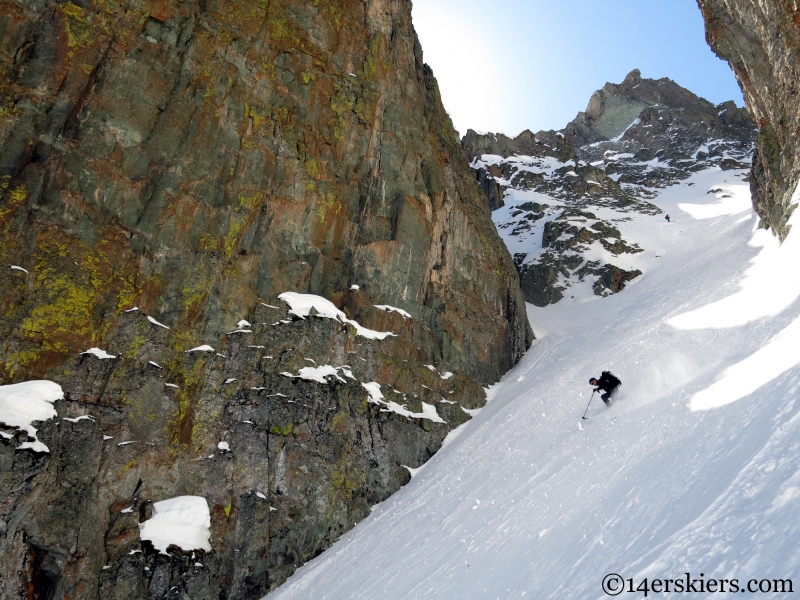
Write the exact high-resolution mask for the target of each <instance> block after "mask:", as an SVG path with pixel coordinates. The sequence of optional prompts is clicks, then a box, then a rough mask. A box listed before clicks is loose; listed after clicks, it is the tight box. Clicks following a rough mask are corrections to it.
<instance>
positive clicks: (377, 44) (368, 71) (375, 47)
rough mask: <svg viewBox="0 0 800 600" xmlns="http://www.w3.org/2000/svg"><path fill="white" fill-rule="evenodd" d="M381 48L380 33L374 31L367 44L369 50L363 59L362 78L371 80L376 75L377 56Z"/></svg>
mask: <svg viewBox="0 0 800 600" xmlns="http://www.w3.org/2000/svg"><path fill="white" fill-rule="evenodd" d="M380 50H381V34H380V33H376V34H375V35H374V36H373V37H372V41H371V42H370V44H369V52H367V57H366V59H364V70H363V73H364V79H365V80H366V81H372V80H373V79H375V77H376V76H377V75H378V57H379V55H380Z"/></svg>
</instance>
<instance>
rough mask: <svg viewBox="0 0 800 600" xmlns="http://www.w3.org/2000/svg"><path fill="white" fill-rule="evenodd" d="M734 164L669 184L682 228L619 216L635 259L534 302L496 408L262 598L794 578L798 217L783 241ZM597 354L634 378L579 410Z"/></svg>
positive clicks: (482, 595) (601, 363)
mask: <svg viewBox="0 0 800 600" xmlns="http://www.w3.org/2000/svg"><path fill="white" fill-rule="evenodd" d="M743 175H744V172H743V171H727V172H723V171H720V170H718V169H714V170H711V171H706V172H703V173H699V174H696V175H695V176H693V177H692V179H690V180H688V181H686V182H683V183H682V184H680V185H677V186H674V187H672V188H669V189H666V190H664V191H663V193H662V194H661V196H660V197H659V198H657V199H656V200H654V203H655V204H657V205H659V206H660V207H661V208H663V209H664V210H666V211H667V212H669V214H670V215H671V216H672V218H673V222H672V223H667V222H666V221H665V220H664V218H663V215H659V216H642V215H634V219H633V220H631V221H628V222H620V223H619V224H618V226H619V228H620V229H621V231H622V232H623V234H624V235H625V238H626V239H628V240H631V241H633V242H639V243H640V244H641V245H642V246H643V247H644V248H645V249H646V251H645V252H643V253H642V254H638V255H635V256H634V257H632V258H631V260H632V261H635V262H636V264H635V265H631V266H635V267H636V268H640V269H641V270H642V271H643V272H644V274H643V275H642V276H641V277H639V278H638V279H636V280H634V281H633V282H632V283H631V284H629V286H628V287H627V288H626V289H625V290H624V291H623V292H621V293H619V294H616V295H613V296H611V297H608V298H604V299H599V298H597V297H595V296H592V295H591V294H590V293H579V292H580V290H576V288H575V287H573V288H572V291H571V292H570V293H571V294H572V293H574V294H575V297H574V298H569V297H567V298H566V299H565V300H563V301H561V302H559V303H558V304H555V305H551V306H549V307H546V308H535V307H532V306H528V315H529V316H530V319H531V322H532V325H533V329H534V331H535V333H536V335H537V338H538V340H537V341H536V342H535V343H534V345H533V347H532V348H531V349H530V351H529V352H528V353H527V355H526V356H525V357H524V358H523V360H522V361H521V362H520V363H519V365H517V367H516V368H514V369H513V370H512V371H511V372H510V373H508V374H507V375H506V377H505V378H504V379H503V380H502V381H501V382H500V383H499V384H497V385H496V386H494V387H493V388H492V389H491V390H490V398H491V401H490V402H489V404H487V406H486V407H485V408H484V409H482V410H481V411H480V412H479V414H477V415H476V416H475V418H474V419H473V420H472V421H470V422H469V423H467V424H465V425H464V426H463V427H462V428H460V429H459V430H457V431H456V432H454V433H451V437H450V438H449V439H448V440H447V441H446V444H445V446H444V447H443V448H442V450H441V451H440V452H439V453H438V454H437V455H436V456H434V457H433V458H432V459H431V460H430V461H429V462H428V463H427V464H426V465H425V466H424V467H423V468H422V469H420V470H419V471H418V472H417V473H416V474H415V477H414V479H413V480H412V481H411V482H410V483H409V484H408V485H407V486H405V487H404V488H403V489H402V490H400V491H399V492H398V493H397V494H395V495H394V496H392V497H391V498H390V499H389V500H387V501H386V502H384V503H383V504H381V505H380V506H378V507H376V508H375V510H374V512H373V513H372V515H371V516H370V517H369V518H367V519H366V520H365V521H363V522H362V523H360V524H359V525H358V526H356V527H355V528H354V529H353V530H352V531H351V532H349V533H348V534H347V535H345V536H343V537H342V538H341V539H340V540H339V541H338V542H337V543H336V544H335V545H334V546H333V547H332V548H331V549H330V550H328V551H326V552H324V553H323V554H322V555H320V556H319V557H317V558H316V559H314V560H313V561H311V562H309V563H308V564H307V565H305V566H304V567H302V568H301V569H299V570H298V571H297V573H296V574H295V575H294V576H293V577H292V578H291V579H290V580H289V581H288V582H287V583H286V584H285V585H283V586H282V587H281V588H279V589H278V590H276V591H275V592H273V593H272V594H271V595H269V596H268V598H269V600H290V599H297V600H325V599H362V598H363V599H378V598H380V599H385V600H393V599H396V600H401V599H402V600H408V599H412V598H429V599H437V600H442V599H454V600H455V599H458V600H463V599H491V600H494V599H509V598H531V599H536V600H543V599H558V600H564V599H572V598H576V599H593V598H597V599H599V598H605V597H607V596H606V595H605V594H604V592H603V590H602V588H601V582H602V581H603V579H604V577H605V576H606V575H607V574H610V573H616V574H619V575H620V576H621V577H622V578H623V579H625V580H627V579H628V578H631V579H632V580H633V583H634V586H635V587H638V586H639V583H640V581H641V580H642V579H643V578H648V580H652V579H656V578H657V579H661V580H667V579H672V580H681V581H682V582H684V585H685V580H686V573H690V574H691V579H692V580H696V583H695V584H694V586H695V587H694V589H695V590H699V589H701V588H700V587H699V586H700V583H699V580H700V579H701V578H702V579H703V580H704V581H708V580H709V579H717V580H722V579H727V580H729V583H727V584H724V586H723V589H725V591H726V593H713V594H710V593H703V592H700V591H697V592H691V591H690V592H689V593H681V594H672V596H674V597H681V598H700V597H702V598H708V597H717V596H719V597H726V596H732V597H747V598H749V597H754V596H758V597H762V596H763V597H792V595H786V594H772V595H770V594H755V595H754V594H750V593H747V594H742V593H736V594H728V593H727V591H728V590H730V589H731V587H732V585H733V584H732V583H731V582H730V580H737V582H736V583H737V585H738V587H740V588H746V587H747V585H748V582H749V581H750V580H751V579H755V580H757V584H756V588H757V585H758V582H761V580H767V579H768V580H769V581H768V582H767V583H768V584H769V585H770V586H772V585H773V581H772V580H774V579H792V580H793V589H794V593H795V594H800V414H799V413H800V401H798V399H799V398H800V299H798V296H800V285H797V282H798V281H800V278H799V277H798V276H800V225H798V224H799V223H800V219H797V218H793V219H792V221H793V222H794V224H795V228H796V229H795V231H794V232H793V234H792V235H790V236H789V239H788V241H787V242H786V243H785V244H784V245H783V246H780V247H779V245H778V243H777V241H776V240H775V239H774V238H773V237H772V236H771V234H770V233H768V232H765V231H763V230H761V231H757V232H756V231H755V227H756V223H757V220H756V217H755V216H754V215H753V213H752V212H751V210H750V208H749V207H748V205H747V203H743V202H742V199H743V198H747V197H749V189H748V186H747V184H746V183H745V182H744V181H743ZM690 184H694V185H690ZM717 187H720V188H724V189H725V190H726V193H725V194H722V193H717V194H714V193H708V192H709V190H710V189H712V188H717ZM725 195H728V196H730V197H729V198H723V197H721V196H725ZM704 207H706V208H704ZM759 257H760V258H759ZM765 257H767V258H768V260H769V262H764V260H763V259H764V258H765ZM776 262H779V263H780V264H781V265H782V267H781V270H780V271H778V272H776V271H775V269H773V268H772V265H774V264H775V263H776ZM765 271H768V272H769V276H764V272H765ZM589 289H590V285H589V284H588V283H587V284H586V290H589ZM737 294H739V295H738V296H737ZM726 298H731V299H728V300H726ZM754 299H755V300H754ZM703 307H710V308H705V309H704V308H703ZM603 370H611V371H613V372H614V373H615V374H616V375H617V376H619V377H620V379H622V381H623V386H622V391H621V393H620V394H619V396H618V398H617V401H616V403H615V404H614V405H613V406H612V407H611V408H610V409H607V408H606V407H605V406H604V405H603V403H602V401H600V400H599V399H598V397H597V396H595V397H594V400H593V401H592V404H591V406H590V408H589V411H588V416H589V420H582V419H581V415H582V414H583V412H584V410H585V409H586V405H587V402H588V401H589V399H590V396H591V386H590V385H589V383H588V381H589V378H590V377H591V376H599V375H600V373H601V371H603ZM701 574H702V575H701ZM612 583H613V582H612ZM761 585H762V589H767V587H766V584H764V583H763V582H761ZM625 586H626V587H625V590H626V591H625V592H624V593H622V594H621V597H623V598H624V597H643V596H644V594H643V592H636V593H635V595H634V594H632V593H630V592H628V591H627V586H628V584H627V582H626V583H625ZM662 586H663V583H662ZM713 587H714V589H717V590H718V589H719V583H717V584H716V585H714V586H713ZM675 589H676V584H675V583H673V584H672V587H671V590H673V591H674V590H675ZM702 589H705V588H702ZM787 589H788V588H787ZM661 590H662V591H663V587H661ZM742 591H744V590H742ZM660 596H661V594H658V593H653V592H652V591H651V592H650V593H649V594H648V597H660Z"/></svg>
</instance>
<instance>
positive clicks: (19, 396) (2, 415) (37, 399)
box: [0, 380, 64, 452]
mask: <svg viewBox="0 0 800 600" xmlns="http://www.w3.org/2000/svg"><path fill="white" fill-rule="evenodd" d="M63 398H64V391H63V390H62V389H61V386H60V385H58V384H57V383H54V382H52V381H43V380H41V381H26V382H24V383H15V384H12V385H0V423H2V424H4V425H7V426H9V427H14V428H16V429H19V430H21V431H24V432H25V433H27V434H28V437H31V438H33V440H34V441H32V442H23V443H22V444H20V445H19V446H18V447H17V450H33V451H34V452H50V449H49V448H48V447H47V446H46V445H45V444H43V443H42V442H40V441H39V439H38V438H37V437H36V428H35V427H34V426H33V425H32V423H33V422H34V421H47V420H49V419H52V418H53V417H55V416H57V413H56V409H55V408H53V402H55V401H56V400H62V399H63ZM4 437H5V436H4Z"/></svg>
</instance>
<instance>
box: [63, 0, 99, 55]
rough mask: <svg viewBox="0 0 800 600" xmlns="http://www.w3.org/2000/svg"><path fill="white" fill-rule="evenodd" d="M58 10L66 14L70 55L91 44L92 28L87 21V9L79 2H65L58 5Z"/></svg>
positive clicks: (65, 24)
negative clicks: (79, 4)
mask: <svg viewBox="0 0 800 600" xmlns="http://www.w3.org/2000/svg"><path fill="white" fill-rule="evenodd" d="M58 10H59V11H60V12H61V13H62V15H63V16H64V27H65V28H66V30H67V45H68V47H69V53H68V56H72V55H73V53H74V52H75V49H76V48H84V47H86V46H88V45H89V40H90V38H91V33H92V30H91V27H90V26H89V23H88V22H87V21H86V11H85V10H83V8H81V7H80V6H78V5H77V4H73V3H72V2H65V3H64V4H59V5H58Z"/></svg>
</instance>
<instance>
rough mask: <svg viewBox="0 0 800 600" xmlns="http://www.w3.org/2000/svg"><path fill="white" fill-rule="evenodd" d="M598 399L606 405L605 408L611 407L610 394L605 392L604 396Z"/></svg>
mask: <svg viewBox="0 0 800 600" xmlns="http://www.w3.org/2000/svg"><path fill="white" fill-rule="evenodd" d="M600 398H601V399H602V400H603V402H605V403H606V406H611V401H610V400H611V392H606V393H605V394H601V395H600Z"/></svg>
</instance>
